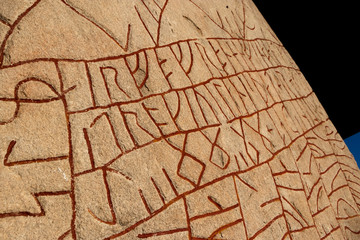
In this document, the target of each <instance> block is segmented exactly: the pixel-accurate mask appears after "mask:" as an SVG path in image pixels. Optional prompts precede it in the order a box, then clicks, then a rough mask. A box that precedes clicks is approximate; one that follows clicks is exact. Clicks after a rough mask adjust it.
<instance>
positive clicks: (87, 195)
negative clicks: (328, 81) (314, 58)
mask: <svg viewBox="0 0 360 240" xmlns="http://www.w3.org/2000/svg"><path fill="white" fill-rule="evenodd" d="M319 81H322V80H321V79H319ZM324 84H325V83H324ZM0 183H1V187H0V239H12V240H13V239H62V240H70V239H73V240H75V239H86V240H91V239H119V240H120V239H149V240H152V239H154V240H165V239H171V240H173V239H192V240H200V239H214V240H215V239H227V240H230V239H233V240H235V239H247V240H253V239H289V240H290V239H293V240H295V239H359V238H360V236H359V235H360V215H359V214H360V208H359V207H360V171H359V169H358V166H357V165H356V162H355V160H354V158H353V156H352V155H351V153H350V152H349V150H348V149H347V147H346V145H345V144H344V142H343V140H342V139H341V137H340V135H339V134H338V133H337V131H336V129H335V127H334V126H333V124H332V123H331V121H330V120H329V118H328V116H327V114H326V112H325V110H324V109H323V107H322V106H321V104H320V103H319V101H318V99H317V97H316V95H315V93H314V92H313V90H312V89H311V87H310V86H309V84H308V83H307V81H306V79H305V78H304V76H303V75H302V73H301V71H300V70H299V68H298V67H297V65H296V64H295V63H294V61H293V60H292V58H291V57H290V56H289V54H288V52H287V51H286V49H285V48H284V46H283V45H282V44H281V42H280V41H279V39H278V38H277V37H276V35H275V34H274V33H273V31H272V30H271V28H270V27H269V26H268V25H267V23H266V21H265V20H264V19H263V18H262V16H261V14H260V13H259V12H258V10H257V8H256V7H255V5H254V4H253V2H252V1H251V0H223V1H219V0H206V1H205V0H106V1H101V0H91V1H85V0H16V1H12V0H1V3H0Z"/></svg>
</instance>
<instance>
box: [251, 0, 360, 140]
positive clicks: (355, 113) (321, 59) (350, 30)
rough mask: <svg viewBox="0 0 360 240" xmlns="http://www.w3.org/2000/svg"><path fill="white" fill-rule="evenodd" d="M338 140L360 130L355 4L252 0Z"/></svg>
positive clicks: (354, 2) (319, 1)
mask: <svg viewBox="0 0 360 240" xmlns="http://www.w3.org/2000/svg"><path fill="white" fill-rule="evenodd" d="M253 2H254V3H255V5H256V6H257V7H258V9H259V10H260V12H261V13H262V15H263V16H264V18H265V19H266V20H267V22H268V23H269V25H270V26H271V28H272V29H273V30H274V32H275V33H276V35H277V36H278V38H279V39H280V41H281V42H282V44H283V45H284V46H285V48H286V49H287V50H288V52H289V53H290V55H291V56H292V58H293V59H294V60H295V62H296V64H297V65H298V66H299V68H300V70H301V71H302V73H303V74H304V76H305V78H306V79H307V80H308V82H309V83H310V85H311V87H312V88H313V90H314V91H315V93H316V95H317V97H318V98H319V100H320V102H321V104H322V105H323V106H324V108H325V110H326V112H327V114H328V115H329V117H330V120H331V121H332V122H333V123H334V125H335V127H336V128H337V130H338V132H339V133H340V135H341V136H342V137H343V138H347V137H350V136H351V135H353V134H355V133H357V132H360V121H359V119H360V108H359V105H360V85H359V84H360V81H359V77H358V71H360V66H358V65H359V47H358V46H359V44H358V43H357V42H358V41H359V39H360V35H359V33H358V32H359V30H358V29H359V28H358V26H356V25H358V23H359V18H358V16H359V13H356V12H355V11H357V9H358V6H357V4H356V1H353V2H350V1H321V0H317V1H316V0H312V1H310V0H303V1H300V0H287V1H285V0H274V1H272V0H253Z"/></svg>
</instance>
